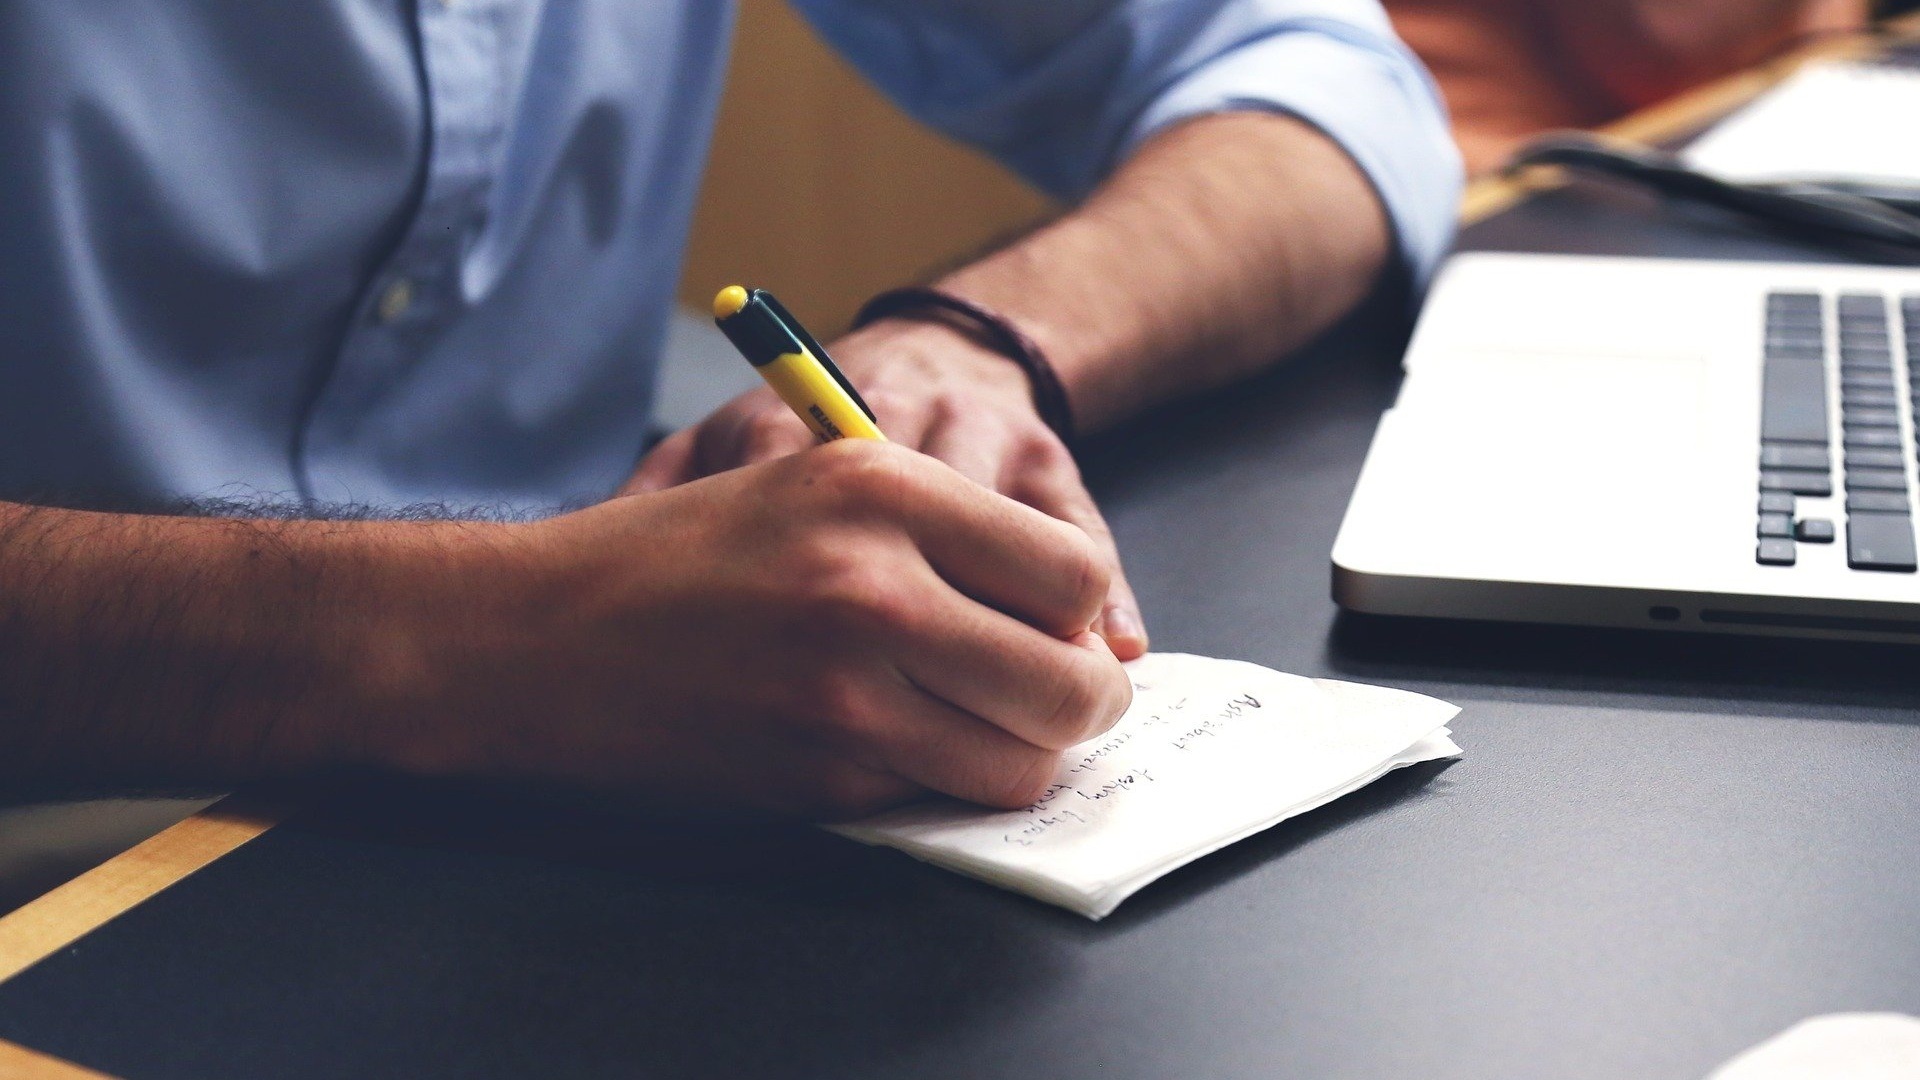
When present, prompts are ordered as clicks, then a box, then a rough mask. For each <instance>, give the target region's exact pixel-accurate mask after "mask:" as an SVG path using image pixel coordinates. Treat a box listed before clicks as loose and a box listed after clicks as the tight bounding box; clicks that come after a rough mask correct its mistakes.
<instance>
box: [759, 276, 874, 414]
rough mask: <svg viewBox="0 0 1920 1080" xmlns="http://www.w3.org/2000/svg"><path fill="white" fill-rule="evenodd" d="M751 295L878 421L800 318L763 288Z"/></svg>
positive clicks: (864, 410) (862, 410)
mask: <svg viewBox="0 0 1920 1080" xmlns="http://www.w3.org/2000/svg"><path fill="white" fill-rule="evenodd" d="M753 295H754V299H756V300H759V301H760V302H761V303H763V304H765V305H767V310H768V311H771V312H773V315H774V318H776V319H779V320H780V322H781V324H782V325H783V326H785V327H786V328H787V333H789V334H792V335H793V339H794V340H795V341H798V342H799V343H800V344H801V346H802V347H804V348H805V349H806V350H807V351H808V352H810V353H812V354H813V358H814V359H815V360H818V361H820V366H821V367H824V368H826V369H827V374H829V375H831V376H833V381H834V382H837V383H839V384H840V389H842V390H845V391H846V392H847V396H848V397H850V398H852V399H853V403H854V404H855V405H858V406H860V411H861V412H863V413H866V414H867V419H868V420H871V421H873V422H874V423H876V424H877V423H879V422H880V418H879V417H877V416H875V415H873V410H872V409H870V408H868V407H867V402H866V399H864V398H862V397H861V396H860V391H858V390H855V389H854V388H853V383H851V382H849V381H848V380H847V377H846V376H845V375H842V374H841V373H840V367H839V365H837V364H835V363H834V362H833V357H831V356H828V355H827V350H826V347H825V346H823V345H821V344H820V343H819V342H818V341H815V340H813V335H812V334H809V333H807V328H806V327H804V326H801V325H800V320H798V319H796V318H794V317H793V315H792V313H791V312H789V311H787V309H786V307H785V305H783V304H781V303H780V301H778V300H776V299H774V298H773V294H772V293H770V292H767V291H766V290H765V289H756V290H754V293H753Z"/></svg>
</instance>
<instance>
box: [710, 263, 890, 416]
mask: <svg viewBox="0 0 1920 1080" xmlns="http://www.w3.org/2000/svg"><path fill="white" fill-rule="evenodd" d="M713 321H714V323H715V324H716V325H718V326H719V327H720V330H721V332H723V333H725V334H726V335H727V340H729V341H731V342H733V347H734V348H736V349H739V350H740V355H742V356H744V357H746V358H747V362H748V363H750V364H752V365H753V367H754V370H755V371H758V372H759V373H760V377H761V378H763V379H765V380H766V381H767V385H768V386H771V387H773V392H774V393H776V394H778V395H780V400H781V401H784V402H786V403H787V407H788V408H789V409H792V410H793V411H794V415H796V416H798V417H800V419H801V421H802V422H803V423H805V424H806V425H807V427H808V428H810V429H812V431H813V433H814V434H815V435H816V436H818V437H819V439H820V441H821V442H832V441H833V440H835V439H879V440H880V441H882V442H885V441H886V439H887V437H886V436H885V435H882V434H881V433H880V427H879V425H878V424H876V423H874V419H873V410H872V409H869V408H867V403H866V402H864V401H862V400H860V392H859V391H858V390H855V389H854V388H853V384H852V383H850V382H848V381H847V377H846V376H845V375H842V374H841V373H840V369H839V368H837V367H835V366H834V364H833V358H832V357H830V356H828V355H827V350H825V349H823V348H821V347H820V343H819V342H817V341H815V340H813V335H811V334H809V333H807V330H806V327H804V326H801V325H800V322H799V320H797V319H795V318H794V317H793V316H792V315H790V314H788V313H787V309H786V308H784V307H781V306H780V301H778V300H775V299H774V298H773V294H771V293H769V292H767V291H766V290H765V289H755V290H753V291H752V292H748V291H747V290H746V289H743V288H741V287H740V286H738V285H729V286H728V287H726V288H724V289H721V290H720V295H718V296H716V297H714V298H713Z"/></svg>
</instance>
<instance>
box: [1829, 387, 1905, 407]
mask: <svg viewBox="0 0 1920 1080" xmlns="http://www.w3.org/2000/svg"><path fill="white" fill-rule="evenodd" d="M1899 400H1900V395H1899V394H1896V393H1894V392H1893V391H1892V390H1845V391H1842V392H1841V394H1840V407H1841V408H1844V409H1891V408H1893V406H1894V403H1895V402H1897V401H1899Z"/></svg>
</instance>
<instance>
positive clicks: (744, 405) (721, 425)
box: [695, 391, 818, 476]
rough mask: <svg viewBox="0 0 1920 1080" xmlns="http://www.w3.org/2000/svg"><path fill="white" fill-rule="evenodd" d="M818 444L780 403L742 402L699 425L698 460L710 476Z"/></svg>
mask: <svg viewBox="0 0 1920 1080" xmlns="http://www.w3.org/2000/svg"><path fill="white" fill-rule="evenodd" d="M753 396H754V397H758V396H759V391H755V392H754V395H753ZM817 442H818V440H816V439H815V438H814V436H813V432H812V431H810V430H808V429H807V426H806V425H805V424H804V423H801V421H800V418H799V417H797V416H795V415H793V413H792V411H791V410H789V409H787V408H786V407H785V406H783V405H781V404H779V403H778V402H777V401H770V402H761V401H757V400H743V401H737V402H735V403H734V404H732V405H729V406H727V407H726V408H725V409H722V410H721V411H720V412H717V413H715V414H714V415H713V416H712V417H711V418H710V419H708V420H707V422H706V423H704V424H701V425H700V435H699V438H698V443H699V445H698V448H697V449H696V451H695V459H696V460H697V461H698V462H699V465H700V468H701V470H702V472H703V474H704V475H709V476H710V475H712V474H714V473H720V472H726V471H727V470H728V469H737V468H739V467H740V466H742V465H751V464H754V463H756V462H761V461H771V460H773V459H775V458H782V457H786V456H787V455H789V454H796V453H799V452H800V451H802V450H805V449H807V448H808V447H811V446H813V445H815V444H816V443H817Z"/></svg>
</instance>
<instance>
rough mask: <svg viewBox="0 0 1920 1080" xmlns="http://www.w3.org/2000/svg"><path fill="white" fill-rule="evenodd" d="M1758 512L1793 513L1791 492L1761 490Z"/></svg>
mask: <svg viewBox="0 0 1920 1080" xmlns="http://www.w3.org/2000/svg"><path fill="white" fill-rule="evenodd" d="M1760 512H1761V513H1763V514H1791V513H1793V492H1791V491H1763V492H1761V493H1760Z"/></svg>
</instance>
